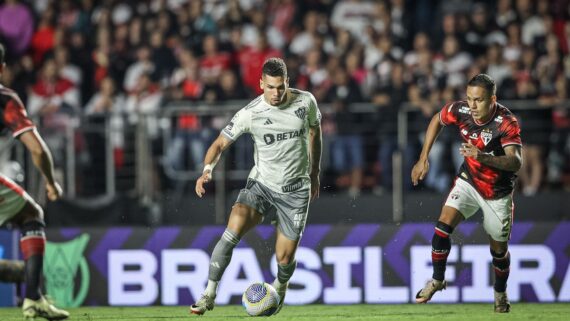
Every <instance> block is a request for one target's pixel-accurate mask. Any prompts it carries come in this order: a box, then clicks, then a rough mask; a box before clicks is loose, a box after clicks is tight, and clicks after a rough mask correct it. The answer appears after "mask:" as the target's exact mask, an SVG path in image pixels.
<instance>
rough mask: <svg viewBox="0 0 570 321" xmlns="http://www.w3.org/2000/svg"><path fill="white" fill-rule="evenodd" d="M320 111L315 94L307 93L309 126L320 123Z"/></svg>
mask: <svg viewBox="0 0 570 321" xmlns="http://www.w3.org/2000/svg"><path fill="white" fill-rule="evenodd" d="M321 118H322V116H321V111H320V110H319V107H318V106H317V100H316V99H315V96H313V95H311V94H309V127H317V126H319V125H320V124H321Z"/></svg>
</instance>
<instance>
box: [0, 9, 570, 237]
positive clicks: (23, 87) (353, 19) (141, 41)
mask: <svg viewBox="0 0 570 321" xmlns="http://www.w3.org/2000/svg"><path fill="white" fill-rule="evenodd" d="M568 2H569V1H567V0H556V1H530V0H516V1H515V0H499V1H469V0H468V1H431V0H417V1H411V0H389V1H388V0H386V1H364V0H352V1H349V0H345V1H333V0H309V1H293V0H272V1H261V0H228V1H218V0H195V1H189V0H164V1H160V0H154V1H150V0H147V1H113V0H101V1H95V0H81V1H79V0H76V1H74V0H63V1H49V0H37V1H15V0H4V1H0V41H1V42H2V43H4V44H5V45H6V46H7V48H8V57H7V62H8V67H7V69H6V70H5V73H4V75H3V79H2V82H3V84H4V85H5V86H7V87H12V88H14V89H15V90H16V91H17V92H18V94H19V95H20V97H21V98H22V100H23V101H24V103H25V104H26V106H27V109H28V112H29V114H30V115H31V116H32V117H34V119H35V120H36V122H37V123H38V124H39V128H40V131H41V133H42V134H43V135H44V137H45V138H46V140H47V142H48V145H49V146H50V147H51V150H52V152H53V156H54V159H55V163H56V167H57V172H58V176H59V180H60V181H61V182H62V183H63V186H64V188H65V192H66V197H65V199H64V200H63V201H61V202H59V203H56V204H50V205H49V206H48V209H47V211H48V213H49V215H48V222H49V225H50V226H57V225H63V226H66V225H74V226H75V225H93V224H97V225H100V224H102V225H106V224H126V225H163V224H166V225H168V224H182V225H188V224H209V223H223V222H225V218H226V216H227V215H228V212H229V208H230V206H231V204H232V203H233V201H234V199H235V195H236V192H237V191H238V190H239V188H241V187H242V186H243V184H244V180H245V178H246V177H247V174H248V171H249V169H250V168H251V167H252V165H253V159H252V155H253V145H252V143H251V140H249V139H248V138H242V139H240V140H238V141H237V142H236V143H235V145H234V146H233V147H232V148H231V149H230V150H229V151H228V152H226V157H225V158H224V160H223V161H222V163H221V164H220V165H219V166H218V167H217V168H216V175H215V182H214V183H213V184H210V186H209V190H208V195H207V197H206V199H205V200H201V201H198V199H197V198H196V197H195V196H194V192H193V190H194V184H195V179H196V178H197V177H198V175H199V174H200V172H201V170H202V168H203V164H202V160H203V157H204V153H205V151H206V149H207V147H208V146H209V144H210V143H211V142H212V140H213V139H214V138H215V137H216V136H217V135H218V133H219V131H220V129H221V128H222V127H223V126H224V125H225V123H226V122H227V121H228V119H229V117H231V116H232V115H233V113H235V112H236V111H237V110H239V109H240V108H241V107H243V106H244V105H246V104H247V102H248V101H249V100H250V99H252V98H253V97H256V96H257V95H259V94H260V93H261V91H260V89H259V86H258V84H259V78H260V71H261V66H262V64H263V61H264V60H265V59H266V58H268V57H273V56H278V57H282V58H284V59H285V61H286V63H287V65H288V68H289V76H290V85H291V87H295V88H299V89H303V90H308V91H310V92H312V93H313V94H314V95H315V97H316V98H317V101H318V102H319V105H320V108H321V110H322V112H323V114H324V118H323V122H322V127H323V137H324V155H323V161H322V162H323V169H322V172H323V175H322V189H323V191H322V198H321V200H319V201H318V202H316V203H315V204H314V206H313V210H312V211H311V219H310V220H309V221H313V222H338V221H343V220H345V221H346V220H348V221H351V220H352V221H368V222H378V221H386V220H388V221H391V220H396V221H403V220H422V219H426V218H427V219H429V220H433V219H434V218H435V217H437V215H438V214H439V207H440V205H441V202H442V201H443V199H444V196H445V195H446V193H447V191H448V189H449V187H450V184H451V183H452V181H453V177H454V174H455V171H456V169H457V167H458V166H459V164H460V163H461V162H462V158H461V156H460V155H459V153H458V152H457V149H458V144H459V140H458V135H457V133H456V132H454V130H449V129H448V130H446V131H444V133H443V135H442V136H441V137H440V138H439V140H438V142H437V143H436V145H435V146H434V148H433V150H432V153H431V159H430V160H431V171H430V173H429V175H428V176H427V178H426V180H425V181H424V183H423V184H422V185H421V186H420V187H419V188H411V184H410V179H409V176H410V169H411V166H412V165H413V163H414V162H415V160H416V159H417V156H418V154H419V149H420V147H421V144H422V140H423V135H424V130H425V128H426V127H427V125H428V123H429V119H430V117H431V116H432V115H433V114H434V113H436V112H438V111H439V109H440V108H441V107H442V106H443V105H444V103H445V102H448V101H452V100H459V99H464V92H465V86H466V81H467V80H468V79H469V78H470V77H472V76H473V75H475V74H478V73H482V72H483V73H487V74H489V75H490V76H492V77H493V78H494V79H495V80H496V82H497V85H498V94H497V95H498V99H499V102H501V103H502V104H504V105H506V106H507V107H509V108H510V109H511V110H512V111H513V112H514V113H515V114H516V115H517V117H518V119H519V121H520V123H521V126H522V137H523V142H524V144H525V148H524V157H525V163H524V167H523V168H522V169H521V171H520V172H519V180H518V185H517V191H516V194H517V195H516V197H515V199H516V200H517V201H518V202H520V204H524V205H522V206H518V207H517V217H518V218H522V219H526V218H532V215H535V214H536V210H537V209H544V208H545V205H548V206H549V207H548V208H549V209H550V210H549V211H543V212H542V215H541V218H543V219H544V218H546V217H548V218H550V219H554V220H558V219H560V218H562V217H565V218H568V217H569V216H570V213H569V211H568V210H567V208H568V207H567V206H557V205H555V204H567V203H565V202H566V200H565V199H564V198H565V197H564V196H563V195H564V193H566V192H567V191H568V189H569V188H570V162H569V152H570V145H569V140H568V135H569V128H570V115H568V104H567V103H568V100H567V98H568V97H567V96H568V78H569V77H570V55H569V42H568V41H569V39H570V22H569V21H568V16H569V6H568ZM5 146H7V147H3V148H2V152H1V154H0V157H1V160H0V165H1V166H2V167H1V168H2V172H3V173H7V174H10V175H11V176H12V177H13V178H14V179H16V180H17V181H18V182H20V183H21V184H22V185H24V186H26V188H27V189H28V190H29V191H30V193H31V194H32V195H33V196H37V197H40V199H41V197H42V195H43V191H42V190H40V189H39V187H40V186H41V184H38V182H39V177H38V176H37V174H36V173H35V171H34V170H33V168H31V166H30V161H29V159H28V158H27V156H26V155H25V153H23V150H22V147H21V146H19V145H18V144H16V145H14V144H12V143H11V142H10V141H7V142H5Z"/></svg>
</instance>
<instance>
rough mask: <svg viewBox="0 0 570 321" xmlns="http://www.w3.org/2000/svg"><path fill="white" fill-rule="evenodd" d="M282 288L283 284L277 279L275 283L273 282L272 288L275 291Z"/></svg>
mask: <svg viewBox="0 0 570 321" xmlns="http://www.w3.org/2000/svg"><path fill="white" fill-rule="evenodd" d="M282 286H283V284H281V282H279V279H277V278H275V281H273V287H274V288H275V289H276V290H277V289H280V288H281V287H282Z"/></svg>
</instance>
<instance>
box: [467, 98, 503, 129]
mask: <svg viewBox="0 0 570 321" xmlns="http://www.w3.org/2000/svg"><path fill="white" fill-rule="evenodd" d="M496 113H497V103H494V104H493V107H492V111H491V113H490V115H491V117H489V120H487V121H486V122H484V123H480V122H478V121H477V119H475V118H473V116H471V118H473V122H474V123H475V125H477V126H483V125H487V124H488V123H489V122H491V120H493V119H495V114H496Z"/></svg>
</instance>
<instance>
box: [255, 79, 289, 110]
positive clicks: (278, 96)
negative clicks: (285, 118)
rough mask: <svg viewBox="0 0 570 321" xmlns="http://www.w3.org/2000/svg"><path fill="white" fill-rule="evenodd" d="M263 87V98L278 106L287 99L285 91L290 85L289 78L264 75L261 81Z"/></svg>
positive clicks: (260, 84)
mask: <svg viewBox="0 0 570 321" xmlns="http://www.w3.org/2000/svg"><path fill="white" fill-rule="evenodd" d="M259 86H260V87H261V89H263V98H265V101H266V102H268V103H269V104H270V105H272V106H277V105H279V104H281V103H282V102H283V101H284V100H285V93H286V92H287V88H288V87H289V78H285V77H280V76H279V77H273V76H269V75H263V76H262V77H261V80H260V81H259Z"/></svg>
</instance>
